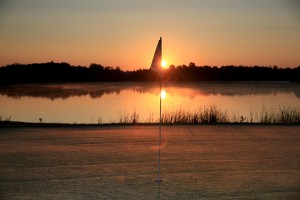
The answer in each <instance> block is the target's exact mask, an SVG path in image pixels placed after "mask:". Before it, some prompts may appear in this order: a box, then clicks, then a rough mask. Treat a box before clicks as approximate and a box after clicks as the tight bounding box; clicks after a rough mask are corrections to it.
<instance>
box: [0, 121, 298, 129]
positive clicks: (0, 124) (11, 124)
mask: <svg viewBox="0 0 300 200" xmlns="http://www.w3.org/2000/svg"><path fill="white" fill-rule="evenodd" d="M159 125H160V124H159V123H104V124H92V123H89V124H88V123H72V124H71V123H41V122H19V121H0V129H1V128H25V127H29V128H30V127H32V128H35V127H36V128H47V127H49V128H55V127H57V128H63V127H121V126H128V127H134V126H159ZM219 125H222V126H224V125H225V126H300V124H299V123H251V122H242V123H237V122H232V123H230V122H228V123H163V124H162V126H219Z"/></svg>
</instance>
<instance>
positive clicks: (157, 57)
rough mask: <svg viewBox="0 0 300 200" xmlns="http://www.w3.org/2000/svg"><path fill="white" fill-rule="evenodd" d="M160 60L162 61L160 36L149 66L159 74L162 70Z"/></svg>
mask: <svg viewBox="0 0 300 200" xmlns="http://www.w3.org/2000/svg"><path fill="white" fill-rule="evenodd" d="M161 61H162V41H161V37H160V39H159V41H158V43H157V46H156V50H155V53H154V56H153V60H152V64H151V67H150V69H151V70H153V71H155V72H156V73H157V74H159V76H161V70H162V67H161Z"/></svg>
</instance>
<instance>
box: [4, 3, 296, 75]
mask: <svg viewBox="0 0 300 200" xmlns="http://www.w3.org/2000/svg"><path fill="white" fill-rule="evenodd" d="M159 37H162V42H163V58H164V59H165V60H166V61H167V63H168V65H170V64H174V65H176V66H177V65H182V64H186V65H188V64H189V63H190V62H194V63H196V65H199V66H200V65H210V66H223V65H248V66H253V65H264V66H273V65H277V66H280V67H291V68H293V67H297V66H300V1H298V0H251V1H250V0H151V1H149V0H51V1H49V0H0V66H4V65H7V64H12V63H24V64H27V63H41V62H49V61H54V62H67V63H70V64H71V65H81V66H89V65H90V64H91V63H98V64H102V65H104V66H112V67H117V66H119V67H120V68H121V69H122V70H136V69H144V68H149V66H150V65H151V61H152V57H153V54H154V51H155V48H156V45H157V42H158V40H159Z"/></svg>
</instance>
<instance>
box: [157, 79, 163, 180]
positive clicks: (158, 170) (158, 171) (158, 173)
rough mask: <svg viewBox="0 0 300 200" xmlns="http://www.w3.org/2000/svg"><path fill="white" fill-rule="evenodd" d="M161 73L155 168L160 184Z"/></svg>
mask: <svg viewBox="0 0 300 200" xmlns="http://www.w3.org/2000/svg"><path fill="white" fill-rule="evenodd" d="M161 126H162V120H161V74H160V82H159V140H158V166H157V167H158V169H157V182H158V185H160V182H161V179H160V146H161Z"/></svg>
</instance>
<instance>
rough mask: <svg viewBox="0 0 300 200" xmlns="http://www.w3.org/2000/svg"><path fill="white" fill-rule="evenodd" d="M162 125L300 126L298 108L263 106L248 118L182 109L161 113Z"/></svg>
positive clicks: (134, 118) (211, 109)
mask: <svg viewBox="0 0 300 200" xmlns="http://www.w3.org/2000/svg"><path fill="white" fill-rule="evenodd" d="M101 121H102V120H101ZM110 123H118V124H136V123H148V124H153V123H159V117H158V116H157V117H156V116H154V114H153V113H151V114H150V115H149V117H148V118H146V119H145V120H140V115H139V114H138V113H137V112H136V111H134V112H133V113H131V114H129V113H125V112H124V113H120V115H119V117H118V118H117V120H110ZM162 123H163V124H217V123H262V124H300V106H296V107H292V106H283V105H280V106H278V107H275V108H274V107H267V106H263V107H262V109H261V111H260V112H250V114H249V115H248V116H243V115H239V114H231V115H230V114H228V112H227V111H224V110H222V109H221V108H220V107H217V106H216V105H210V106H205V107H203V108H201V109H198V110H196V111H186V110H184V109H182V108H179V109H176V110H173V111H166V112H163V113H162Z"/></svg>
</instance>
